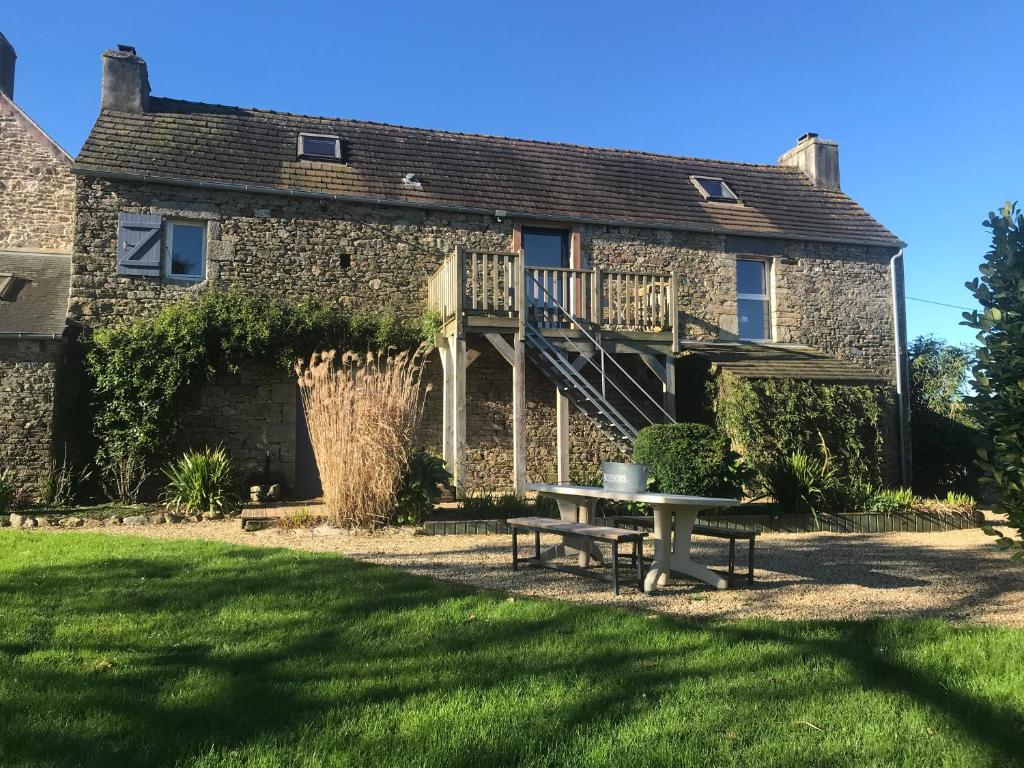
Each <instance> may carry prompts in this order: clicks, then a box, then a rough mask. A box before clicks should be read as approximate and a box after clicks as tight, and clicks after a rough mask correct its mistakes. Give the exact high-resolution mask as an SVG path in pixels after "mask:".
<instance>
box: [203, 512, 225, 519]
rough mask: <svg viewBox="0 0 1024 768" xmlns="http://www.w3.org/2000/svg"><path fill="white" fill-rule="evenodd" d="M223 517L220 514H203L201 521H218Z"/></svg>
mask: <svg viewBox="0 0 1024 768" xmlns="http://www.w3.org/2000/svg"><path fill="white" fill-rule="evenodd" d="M223 517H224V515H222V514H221V513H220V512H203V520H220V519H221V518H223Z"/></svg>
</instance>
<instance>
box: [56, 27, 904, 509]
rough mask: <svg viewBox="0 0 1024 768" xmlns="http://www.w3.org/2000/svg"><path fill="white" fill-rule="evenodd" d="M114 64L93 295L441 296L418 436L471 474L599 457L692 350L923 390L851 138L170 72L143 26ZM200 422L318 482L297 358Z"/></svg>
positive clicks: (384, 303) (897, 261) (247, 451)
mask: <svg viewBox="0 0 1024 768" xmlns="http://www.w3.org/2000/svg"><path fill="white" fill-rule="evenodd" d="M102 63H103V85H102V105H101V112H100V115H99V117H98V118H97V120H96V123H95V125H94V126H93V128H92V131H91V133H90V135H89V137H88V139H87V141H86V143H85V145H84V147H83V148H82V151H81V153H80V155H79V156H78V158H77V159H76V161H75V163H74V167H73V171H74V174H75V177H76V186H75V215H76V224H75V232H74V244H73V252H74V256H73V260H72V276H71V296H70V309H69V311H70V316H71V318H72V319H73V320H74V321H75V322H76V323H79V324H82V325H85V326H92V327H98V326H103V325H107V324H111V323H119V322H123V321H125V320H126V319H128V318H134V317H138V316H139V315H141V314H144V313H147V312H152V311H154V310H156V309H157V308H159V307H160V306H162V305H164V304H165V303H167V302H171V301H174V300H176V299H179V298H180V297H182V296H186V295H189V294H191V293H194V292H196V291H201V290H203V289H204V288H206V287H208V286H216V287H227V286H242V287H244V288H246V289H248V290H252V291H259V292H265V293H268V294H273V295H275V296H285V297H293V298H295V299H302V298H306V297H311V296H316V297H323V298H326V299H329V300H331V301H337V302H341V303H343V304H345V305H347V306H350V307H353V308H364V309H366V308H369V309H394V310H396V311H398V312H400V313H405V314H407V315H409V316H416V317H418V316H420V315H422V313H423V312H424V310H425V309H427V308H429V309H430V310H431V311H433V312H435V313H437V315H438V316H439V319H440V321H441V322H442V330H441V332H440V334H439V339H438V340H439V351H438V354H437V357H436V358H435V361H432V362H431V364H430V365H429V367H428V376H427V377H428V379H430V380H431V381H432V383H433V384H434V385H435V386H434V389H433V391H432V393H431V395H430V396H429V398H428V403H427V409H426V418H425V423H424V425H423V428H422V440H423V442H424V443H426V444H429V445H433V446H435V447H437V448H439V449H443V450H444V452H445V456H446V458H447V459H448V460H449V465H450V466H451V467H452V468H454V470H455V476H456V481H457V484H458V486H459V488H460V489H461V490H462V491H464V492H472V491H474V490H494V489H511V488H514V487H520V486H521V484H522V482H523V481H524V480H526V479H530V480H549V479H565V478H567V477H569V476H570V474H573V473H575V474H577V475H580V474H586V473H587V472H590V471H592V469H593V466H594V464H595V462H596V461H597V460H598V459H600V458H602V457H610V456H615V455H617V452H618V451H617V446H618V445H621V444H622V443H623V442H626V443H628V441H629V439H630V437H631V430H632V431H633V432H634V433H635V429H636V428H637V427H639V426H642V424H643V423H644V420H648V421H649V420H652V419H653V420H656V419H662V418H671V417H672V415H673V414H674V412H675V407H676V404H677V402H678V400H679V399H680V398H685V397H686V393H685V392H677V391H676V387H675V375H674V371H675V360H676V356H677V355H679V354H681V353H685V352H687V351H688V350H690V351H695V352H698V353H700V354H703V355H706V356H707V357H708V358H709V359H710V360H712V361H714V362H715V363H716V364H719V365H721V366H723V367H727V368H728V367H730V366H731V367H732V368H733V369H734V370H736V371H738V372H740V374H741V375H743V373H742V372H743V371H747V374H748V375H758V370H761V369H758V366H757V365H756V364H753V365H752V363H751V361H752V360H753V361H755V363H756V361H764V360H765V359H766V356H765V352H766V350H767V351H769V352H770V353H771V354H770V355H769V357H770V364H769V366H768V368H769V369H770V370H771V371H774V372H775V373H774V374H772V375H779V374H780V372H781V375H785V372H786V370H787V369H788V367H789V366H791V365H792V366H793V368H794V370H800V371H802V372H803V373H801V374H800V375H805V376H807V377H809V378H814V377H815V376H816V375H817V374H816V373H815V372H816V371H820V372H821V374H822V375H823V376H825V377H826V378H828V379H829V380H833V381H835V380H849V381H857V382H863V381H872V382H876V383H877V382H882V383H885V382H888V383H889V385H890V386H891V387H892V388H893V391H894V393H896V394H899V395H900V396H899V397H897V398H896V399H895V400H894V402H895V403H896V404H897V405H899V404H900V403H901V402H902V395H901V394H900V393H902V392H903V390H904V388H903V386H902V381H901V379H902V377H903V376H904V373H903V371H902V370H901V366H902V360H903V358H904V355H905V352H904V331H903V326H904V301H903V284H902V259H901V256H902V248H903V243H902V242H901V241H900V240H899V239H898V238H897V237H896V236H894V235H893V234H892V233H891V232H890V231H889V230H887V229H886V228H885V227H883V226H882V225H881V224H879V223H878V222H877V221H875V220H874V219H873V218H872V217H871V216H870V215H869V214H868V213H866V212H865V211H864V210H863V209H862V208H861V207H860V206H858V205H857V203H855V202H854V201H853V200H852V199H850V198H849V197H848V196H847V195H845V194H844V193H843V192H842V190H841V188H840V184H839V164H838V146H837V145H836V144H835V143H834V142H831V141H827V140H824V139H822V138H820V137H818V136H816V135H815V134H807V135H805V136H803V137H801V138H800V140H799V141H798V142H797V144H796V146H795V147H793V148H792V149H790V150H789V151H787V152H786V153H785V154H783V155H782V157H781V158H780V160H779V163H778V164H777V165H759V164H749V163H737V162H723V161H717V160H701V159H695V158H686V157H672V156H665V155H656V154H650V153H646V152H637V151H625V150H616V149H597V148H590V147H582V146H574V145H567V144H556V143H548V142H540V141H526V140H518V139H509V138H499V137H493V136H480V135H472V134H462V133H452V132H446V131H437V130H421V129H415V128H406V127H400V126H393V125H383V124H377V123H369V122H361V121H354V120H344V119H336V118H325V117H313V116H305V115H295V114H286V113H281V112H273V111H268V110H263V109H248V108H237V107H227V106H219V105H212V104H203V103H197V102H191V101H182V100H178V99H170V98H157V97H153V96H151V95H150V87H149V72H148V69H147V65H146V63H145V61H144V60H143V59H142V58H140V57H139V56H138V55H137V53H136V52H135V51H134V49H132V48H130V47H127V46H122V47H120V48H119V49H118V50H112V51H107V52H105V53H104V54H103V57H102ZM808 360H811V361H817V362H818V363H820V365H808V364H807V361H808ZM438 363H440V364H438ZM903 367H904V368H905V366H903ZM751 370H753V373H751ZM626 390H630V391H628V392H627V391H626ZM627 407H632V408H633V409H634V411H635V413H634V414H633V415H632V416H630V415H628V414H626V413H625V409H626V408H627ZM897 410H899V409H898V408H894V409H893V413H892V414H890V418H889V421H890V423H891V426H892V434H893V435H899V434H902V432H903V429H902V420H901V419H900V417H899V415H898V413H897ZM188 432H189V434H188V435H187V436H184V437H185V438H186V439H187V440H189V441H192V442H203V441H207V440H209V441H213V442H223V443H224V444H225V445H226V447H227V448H229V450H231V452H232V453H233V454H234V455H235V457H236V460H238V461H240V462H242V463H243V464H246V465H250V466H253V467H255V466H259V465H261V464H262V463H263V461H264V460H267V459H269V461H270V462H271V463H272V466H273V468H274V469H275V470H276V471H277V472H279V473H280V474H281V475H283V476H284V478H285V479H286V480H287V481H288V483H290V484H292V485H293V486H294V487H295V488H296V491H297V494H298V495H299V496H303V495H308V494H309V493H313V492H315V486H316V478H315V466H312V467H311V466H310V464H311V458H310V452H309V447H308V440H307V439H306V437H305V435H304V430H303V425H302V418H301V409H299V408H298V407H297V404H296V393H295V388H294V385H293V384H292V382H291V381H290V380H289V379H288V377H287V376H286V375H285V374H284V373H279V372H274V371H263V370H258V369H252V370H247V371H243V372H242V374H241V375H236V376H231V377H224V378H222V379H221V380H218V381H216V382H213V383H211V384H209V385H206V386H205V387H204V389H203V391H202V392H201V393H200V394H199V395H198V396H197V398H196V401H195V403H194V407H193V408H192V410H191V413H190V416H189V429H188ZM890 444H891V446H892V456H891V457H890V461H889V470H890V471H889V474H890V476H891V477H892V478H893V479H896V478H897V477H898V475H899V463H900V451H899V450H898V449H899V446H900V445H901V443H900V441H899V440H893V441H890Z"/></svg>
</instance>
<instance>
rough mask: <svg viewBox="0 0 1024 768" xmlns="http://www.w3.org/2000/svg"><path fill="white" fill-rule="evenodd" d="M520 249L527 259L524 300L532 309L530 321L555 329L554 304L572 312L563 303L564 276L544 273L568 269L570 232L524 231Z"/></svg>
mask: <svg viewBox="0 0 1024 768" xmlns="http://www.w3.org/2000/svg"><path fill="white" fill-rule="evenodd" d="M522 247H523V254H524V256H525V257H526V270H527V279H526V296H527V300H528V301H530V303H531V304H532V305H533V320H534V322H536V323H540V324H541V325H544V326H547V325H554V324H555V323H556V321H557V320H558V319H560V316H559V312H558V309H557V307H556V302H559V303H563V307H564V309H565V310H566V311H567V312H571V311H572V308H571V307H570V306H568V302H565V296H566V291H565V290H563V284H564V281H565V276H564V275H563V274H562V273H560V272H545V271H544V270H551V269H567V268H568V267H569V232H568V230H564V229H541V228H536V227H523V229H522ZM531 278H532V279H531Z"/></svg>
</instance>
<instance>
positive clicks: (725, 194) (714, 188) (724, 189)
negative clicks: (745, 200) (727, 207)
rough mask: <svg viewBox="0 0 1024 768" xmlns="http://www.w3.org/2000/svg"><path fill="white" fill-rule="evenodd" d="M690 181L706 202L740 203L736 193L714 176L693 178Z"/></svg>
mask: <svg viewBox="0 0 1024 768" xmlns="http://www.w3.org/2000/svg"><path fill="white" fill-rule="evenodd" d="M690 181H692V182H693V186H695V187H696V188H697V191H698V192H700V193H701V195H703V196H704V199H705V200H709V201H711V202H713V203H738V202H739V201H740V199H739V198H738V197H736V193H735V192H733V191H732V189H730V188H729V185H728V184H726V183H725V181H724V180H722V179H716V178H714V177H712V176H691V177H690Z"/></svg>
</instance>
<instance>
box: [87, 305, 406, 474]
mask: <svg viewBox="0 0 1024 768" xmlns="http://www.w3.org/2000/svg"><path fill="white" fill-rule="evenodd" d="M419 334H420V329H419V328H417V327H415V326H414V325H412V324H410V323H406V322H404V321H401V320H399V319H398V318H397V317H396V316H394V315H390V314H387V313H383V312H376V313H373V314H369V313H361V314H351V313H348V312H346V311H345V310H343V309H342V308H341V307H339V306H338V305H335V304H330V303H327V302H324V301H312V300H311V301H304V302H298V303H294V302H288V301H284V300H281V299H275V298H269V297H265V296H258V295H253V294H247V293H244V292H241V291H238V290H229V291H216V290H208V291H204V292H203V293H201V294H199V295H198V296H195V297H189V298H186V299H183V300H181V301H179V302H177V303H174V304H171V305H168V306H166V307H164V308H163V309H162V310H161V311H160V312H159V313H158V314H156V315H155V316H153V317H147V318H143V319H140V320H136V321H134V322H132V323H129V324H128V325H124V326H117V327H112V328H104V329H100V330H98V331H96V332H95V333H94V334H93V335H92V336H91V337H89V338H87V339H86V340H85V344H86V358H85V359H86V368H87V371H88V374H89V376H90V377H91V382H90V383H89V386H90V389H91V393H92V411H93V416H92V421H93V424H92V431H93V436H94V438H95V440H96V443H97V455H96V463H97V465H98V466H99V468H100V473H101V475H102V476H103V477H105V478H106V477H109V476H111V475H119V476H120V475H123V474H124V468H126V467H128V468H136V469H132V472H137V473H138V476H137V477H129V478H124V477H120V481H121V483H120V484H121V485H123V486H125V487H135V486H136V485H137V484H138V481H139V478H140V477H143V476H144V473H145V472H147V471H148V470H149V469H150V468H152V467H153V466H155V465H156V464H158V463H159V462H160V461H162V460H163V459H164V458H166V457H167V456H168V455H169V454H170V453H171V452H172V451H173V450H174V448H175V445H174V442H173V438H174V436H175V435H177V434H179V429H178V417H179V412H180V411H181V406H182V404H183V403H184V402H185V400H186V397H187V394H188V393H189V391H190V388H193V387H195V386H198V385H200V384H202V383H203V382H205V381H208V380H210V379H212V377H214V376H215V375H216V374H217V373H219V372H221V371H235V370H237V369H238V366H239V365H240V364H241V363H242V362H245V361H254V362H258V363H264V364H267V365H276V366H280V367H284V368H285V369H287V370H291V367H292V365H293V364H294V362H295V359H296V358H297V357H302V356H307V355H309V354H311V353H312V352H314V351H318V350H322V349H343V350H368V349H384V348H387V347H391V346H395V347H402V348H411V347H415V346H416V344H417V343H418V341H419Z"/></svg>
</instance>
